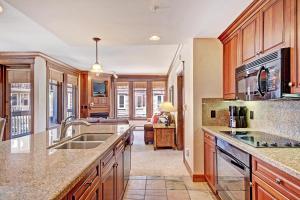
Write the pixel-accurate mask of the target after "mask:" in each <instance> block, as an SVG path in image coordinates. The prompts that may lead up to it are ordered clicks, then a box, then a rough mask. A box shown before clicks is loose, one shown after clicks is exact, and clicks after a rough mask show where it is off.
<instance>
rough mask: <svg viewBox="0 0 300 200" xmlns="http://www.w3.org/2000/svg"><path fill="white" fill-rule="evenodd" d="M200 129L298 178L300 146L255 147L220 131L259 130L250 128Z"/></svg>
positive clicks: (213, 127)
mask: <svg viewBox="0 0 300 200" xmlns="http://www.w3.org/2000/svg"><path fill="white" fill-rule="evenodd" d="M202 129H203V130H204V131H206V132H208V133H210V134H212V135H214V136H216V137H218V138H220V139H223V140H225V141H227V142H229V143H230V144H232V145H234V146H236V147H238V148H240V149H241V150H243V151H246V152H248V153H249V154H251V155H253V156H255V157H257V158H259V159H261V160H263V161H265V162H267V163H269V164H271V165H272V166H274V167H276V168H278V169H280V170H282V171H284V172H286V173H288V174H289V175H291V176H294V177H296V178H297V179H300V148H255V147H252V146H250V145H248V144H245V143H243V142H241V141H239V140H237V139H235V138H233V137H231V136H230V135H227V134H225V133H221V132H220V131H231V130H234V131H238V130H239V131H253V130H255V131H260V130H258V129H251V128H238V129H231V128H229V127H226V126H203V127H202Z"/></svg>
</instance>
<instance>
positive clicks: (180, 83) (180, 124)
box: [176, 75, 184, 150]
mask: <svg viewBox="0 0 300 200" xmlns="http://www.w3.org/2000/svg"><path fill="white" fill-rule="evenodd" d="M183 87H184V77H183V76H182V75H179V76H177V140H176V141H177V149H178V150H183V149H184V113H183V112H184V110H183V106H184V105H183V104H184V102H183V98H184V96H183V92H184V91H183Z"/></svg>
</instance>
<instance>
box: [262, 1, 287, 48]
mask: <svg viewBox="0 0 300 200" xmlns="http://www.w3.org/2000/svg"><path fill="white" fill-rule="evenodd" d="M288 3H289V0H271V1H270V3H268V4H267V5H266V6H265V7H264V8H263V9H262V11H261V17H262V40H261V42H262V53H267V52H272V51H275V50H277V49H279V48H281V47H284V46H289V35H290V34H289V33H288V32H286V31H288V30H289V27H288V26H289V21H290V20H289V18H288V16H289V14H290V11H289V12H288V7H287V4H288Z"/></svg>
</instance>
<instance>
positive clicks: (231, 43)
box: [223, 34, 238, 99]
mask: <svg viewBox="0 0 300 200" xmlns="http://www.w3.org/2000/svg"><path fill="white" fill-rule="evenodd" d="M223 48H224V61H223V62H224V63H223V96H224V99H235V96H236V95H235V69H236V68H237V67H238V34H235V35H234V36H233V37H232V38H230V39H229V40H228V41H227V42H226V43H224V47H223Z"/></svg>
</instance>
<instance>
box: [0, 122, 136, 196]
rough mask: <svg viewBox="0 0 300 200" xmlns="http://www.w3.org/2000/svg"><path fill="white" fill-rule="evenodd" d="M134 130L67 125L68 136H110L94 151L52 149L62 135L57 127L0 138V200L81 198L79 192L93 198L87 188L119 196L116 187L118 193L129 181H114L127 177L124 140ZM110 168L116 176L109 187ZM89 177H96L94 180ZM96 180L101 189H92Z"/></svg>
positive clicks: (101, 126) (103, 193) (100, 193)
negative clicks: (106, 134) (6, 139)
mask: <svg viewBox="0 0 300 200" xmlns="http://www.w3.org/2000/svg"><path fill="white" fill-rule="evenodd" d="M131 129H132V126H130V125H91V126H73V127H72V126H71V127H69V129H68V131H67V136H69V138H74V137H77V136H79V135H82V134H85V133H97V134H101V133H102V134H103V133H110V134H111V136H110V137H108V139H106V140H105V141H104V142H103V143H101V144H100V145H99V146H97V147H95V148H91V149H55V148H53V147H52V146H53V145H55V143H56V141H57V139H58V138H59V135H60V133H59V128H55V129H51V130H48V131H44V132H41V133H37V134H33V135H29V136H25V137H21V138H16V139H12V140H8V141H4V142H0V199H5V200H11V199H14V200H16V199H22V200H26V199H35V200H37V199H78V195H79V194H80V195H86V198H84V199H89V198H90V196H89V195H90V194H85V191H88V189H89V186H91V187H93V188H91V192H95V193H94V195H98V196H99V197H102V196H103V195H117V194H116V192H117V190H116V188H115V187H117V188H118V197H119V196H120V195H122V193H123V192H124V189H125V184H126V183H124V182H123V184H122V183H121V182H122V181H121V182H120V181H119V182H117V183H114V180H117V178H116V177H122V178H123V179H124V165H123V163H124V162H123V161H124V160H123V159H124V157H123V156H124V148H125V147H124V145H125V140H126V139H127V138H128V137H131ZM49 147H52V148H49ZM117 154H118V155H121V156H118V159H119V160H120V163H121V164H120V165H119V166H118V163H117V162H118V160H117V158H116V155H117ZM117 167H119V168H117ZM110 168H111V169H113V171H112V172H113V174H110V175H112V176H113V177H112V180H110V182H108V183H109V184H113V185H109V186H113V188H110V187H106V185H105V181H103V179H102V177H103V176H106V174H104V173H105V172H106V171H107V170H110ZM127 170H128V169H127ZM129 170H130V169H129ZM108 172H111V170H110V171H108ZM117 173H118V174H117ZM91 176H93V177H95V178H93V179H92V180H91ZM123 179H122V180H123ZM88 181H92V182H88ZM95 184H96V187H97V190H95V191H94V190H93V191H92V189H94V188H95V187H94V186H95ZM117 184H118V186H117ZM121 187H123V188H121ZM108 188H110V191H108ZM102 190H104V191H102ZM109 192H113V194H110V193H109ZM76 195H77V196H76ZM73 197H74V198H73ZM100 199H101V198H100Z"/></svg>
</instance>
